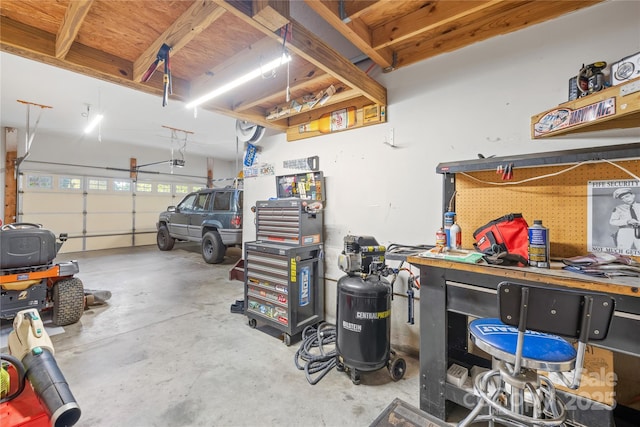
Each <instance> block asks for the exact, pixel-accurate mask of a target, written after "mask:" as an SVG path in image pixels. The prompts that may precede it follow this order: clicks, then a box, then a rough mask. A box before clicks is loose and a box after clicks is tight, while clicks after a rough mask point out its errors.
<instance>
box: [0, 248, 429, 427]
mask: <svg viewBox="0 0 640 427" xmlns="http://www.w3.org/2000/svg"><path fill="white" fill-rule="evenodd" d="M240 257H241V252H240V250H239V249H230V250H229V251H227V257H226V258H225V261H224V263H223V264H220V265H209V264H206V263H205V262H204V261H203V260H202V257H201V255H200V252H199V247H198V246H197V245H193V244H176V247H175V248H174V250H173V251H170V252H161V251H159V250H158V249H157V248H156V247H155V246H148V247H138V248H133V249H131V248H128V249H114V250H101V251H92V252H87V253H73V254H61V255H60V256H59V257H58V259H57V261H63V260H68V259H77V260H78V261H79V264H80V273H79V274H78V277H79V278H80V279H82V281H83V283H84V287H85V289H94V290H109V291H111V293H112V297H111V299H110V300H109V301H108V303H107V304H105V305H102V306H92V307H90V309H88V310H86V311H85V312H84V315H83V317H82V318H81V319H80V321H79V322H78V323H76V324H74V325H70V326H66V327H65V328H64V333H61V334H59V335H54V336H52V341H53V344H54V347H55V352H56V353H55V354H56V359H57V362H58V365H59V366H60V368H61V369H62V372H63V373H64V375H65V377H66V379H67V381H68V383H69V385H70V387H71V390H72V392H73V394H74V395H75V397H76V399H77V401H78V403H79V405H80V407H81V409H82V416H81V418H80V421H79V422H78V423H77V424H76V426H79V427H83V426H84V427H99V426H110V427H111V426H130V427H137V426H140V427H143V426H144V427H146V426H172V427H178V426H368V425H370V424H371V423H372V422H373V421H374V420H375V419H376V417H378V416H379V415H380V414H381V413H382V412H383V411H384V410H385V408H386V407H387V406H388V405H389V404H390V403H391V402H392V401H393V400H394V399H395V398H399V399H401V400H402V401H404V402H406V403H408V404H410V405H413V406H415V407H419V378H418V377H419V372H418V370H419V364H418V360H417V359H415V358H412V357H409V356H407V355H404V354H400V355H401V356H402V357H404V358H405V360H406V362H407V372H406V375H405V377H404V378H403V379H401V380H400V381H398V382H394V381H393V380H392V379H391V378H390V376H389V374H388V372H387V370H386V369H382V370H379V371H376V372H372V373H364V374H363V375H362V381H361V384H360V385H357V386H356V385H354V384H353V383H352V382H351V380H350V379H349V377H348V375H347V374H345V373H342V372H338V371H336V370H335V369H333V370H332V371H331V372H329V374H328V375H327V376H326V377H324V378H323V379H322V380H321V381H320V382H319V383H318V384H317V385H311V384H309V382H308V381H307V379H306V377H305V374H304V372H303V371H299V370H297V369H296V367H295V364H294V355H295V353H296V351H297V350H298V348H299V342H294V343H293V344H292V345H291V346H290V347H287V346H285V345H284V344H283V342H282V340H281V339H279V338H278V337H277V336H276V334H275V333H274V331H275V330H265V328H263V327H261V326H260V324H259V325H258V328H256V329H252V328H250V327H249V326H248V324H247V318H246V317H245V316H244V315H242V314H233V313H230V305H231V304H232V303H233V302H234V301H235V300H237V299H242V298H243V284H242V282H240V281H237V280H235V281H231V280H229V277H228V272H229V269H230V268H231V266H232V265H233V264H234V263H235V262H236V261H237V260H238V259H239V258H240ZM327 304H335V302H334V301H328V302H327ZM4 325H5V327H6V322H4Z"/></svg>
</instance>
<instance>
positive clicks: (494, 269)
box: [407, 256, 640, 297]
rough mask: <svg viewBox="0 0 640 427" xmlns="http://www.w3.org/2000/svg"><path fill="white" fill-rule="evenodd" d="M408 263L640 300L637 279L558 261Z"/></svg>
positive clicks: (422, 260)
mask: <svg viewBox="0 0 640 427" xmlns="http://www.w3.org/2000/svg"><path fill="white" fill-rule="evenodd" d="M407 262H409V263H411V264H413V265H416V266H430V267H437V268H446V269H454V270H460V271H469V272H474V273H480V274H491V275H494V276H501V277H504V278H505V279H515V280H518V279H519V280H528V281H531V282H539V283H547V284H551V285H558V286H566V287H570V288H579V289H588V290H591V291H599V292H607V293H611V294H616V295H628V296H632V297H640V278H638V277H614V278H604V277H593V276H589V275H586V274H579V273H574V272H571V271H567V270H563V269H562V267H563V266H564V264H562V263H560V262H554V263H551V268H549V269H546V268H536V267H504V266H500V265H491V264H486V263H478V264H470V263H464V262H458V261H451V260H445V259H439V258H426V257H421V256H409V257H407Z"/></svg>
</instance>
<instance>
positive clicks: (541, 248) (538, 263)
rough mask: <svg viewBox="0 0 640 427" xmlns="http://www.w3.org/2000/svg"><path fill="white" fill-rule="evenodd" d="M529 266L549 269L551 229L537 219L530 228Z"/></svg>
mask: <svg viewBox="0 0 640 427" xmlns="http://www.w3.org/2000/svg"><path fill="white" fill-rule="evenodd" d="M529 265H530V266H532V267H540V268H549V229H548V228H546V227H544V226H543V225H542V220H540V219H536V220H534V221H533V225H532V226H531V227H529Z"/></svg>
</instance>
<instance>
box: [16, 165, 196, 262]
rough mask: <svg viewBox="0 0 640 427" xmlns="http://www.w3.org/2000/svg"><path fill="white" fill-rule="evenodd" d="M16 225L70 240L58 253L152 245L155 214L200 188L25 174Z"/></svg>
mask: <svg viewBox="0 0 640 427" xmlns="http://www.w3.org/2000/svg"><path fill="white" fill-rule="evenodd" d="M20 186H21V197H20V203H19V206H18V209H19V214H18V218H19V222H30V223H36V224H42V226H43V227H44V228H47V229H49V230H51V231H53V232H54V234H56V236H58V235H59V234H60V233H67V234H68V235H69V239H68V240H67V242H66V243H65V244H64V245H63V246H62V249H61V251H60V252H78V251H85V250H95V249H107V248H118V247H126V246H140V245H152V244H155V236H156V233H155V231H156V221H157V219H158V214H159V213H160V212H162V211H164V210H165V209H166V208H167V206H169V205H176V204H177V203H178V202H179V201H180V200H181V199H182V197H184V195H185V194H187V193H188V192H190V191H194V190H197V189H199V188H201V187H202V186H198V185H193V184H175V183H167V182H158V181H137V182H134V181H133V180H130V179H122V178H100V177H90V176H67V175H56V174H44V173H25V174H24V175H23V176H22V177H21V182H20Z"/></svg>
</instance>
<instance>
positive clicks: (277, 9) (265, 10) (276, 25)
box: [252, 0, 289, 31]
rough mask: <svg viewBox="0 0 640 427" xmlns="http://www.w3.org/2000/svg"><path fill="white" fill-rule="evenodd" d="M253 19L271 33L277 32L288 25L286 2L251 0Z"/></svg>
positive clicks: (285, 0)
mask: <svg viewBox="0 0 640 427" xmlns="http://www.w3.org/2000/svg"><path fill="white" fill-rule="evenodd" d="M252 6H253V7H252V14H253V18H254V19H255V20H256V21H258V22H260V23H261V24H262V25H264V26H265V27H267V28H269V29H270V30H271V31H277V30H279V29H280V28H282V27H284V26H285V25H287V24H288V23H289V1H288V0H253V1H252Z"/></svg>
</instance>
